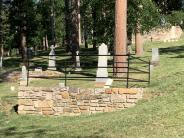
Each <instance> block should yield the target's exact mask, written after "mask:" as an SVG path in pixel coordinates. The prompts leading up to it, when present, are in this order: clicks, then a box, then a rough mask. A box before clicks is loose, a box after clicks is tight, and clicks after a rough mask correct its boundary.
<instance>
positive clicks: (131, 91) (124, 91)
mask: <svg viewBox="0 0 184 138" xmlns="http://www.w3.org/2000/svg"><path fill="white" fill-rule="evenodd" d="M136 93H137V90H136V89H131V88H119V94H136Z"/></svg>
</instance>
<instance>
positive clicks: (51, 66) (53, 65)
mask: <svg viewBox="0 0 184 138" xmlns="http://www.w3.org/2000/svg"><path fill="white" fill-rule="evenodd" d="M48 69H49V70H56V56H55V51H54V46H53V45H52V46H51V51H50V53H49V65H48Z"/></svg>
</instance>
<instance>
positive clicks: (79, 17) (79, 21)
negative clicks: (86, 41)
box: [78, 0, 82, 45]
mask: <svg viewBox="0 0 184 138" xmlns="http://www.w3.org/2000/svg"><path fill="white" fill-rule="evenodd" d="M78 28H79V30H78V32H79V45H81V44H82V37H81V14H80V0H78Z"/></svg>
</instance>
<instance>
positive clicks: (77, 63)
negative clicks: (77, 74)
mask: <svg viewBox="0 0 184 138" xmlns="http://www.w3.org/2000/svg"><path fill="white" fill-rule="evenodd" d="M81 70H82V69H81V67H80V57H79V51H77V52H76V69H75V71H81Z"/></svg>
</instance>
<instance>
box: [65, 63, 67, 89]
mask: <svg viewBox="0 0 184 138" xmlns="http://www.w3.org/2000/svg"><path fill="white" fill-rule="evenodd" d="M65 86H67V68H66V62H65Z"/></svg>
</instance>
